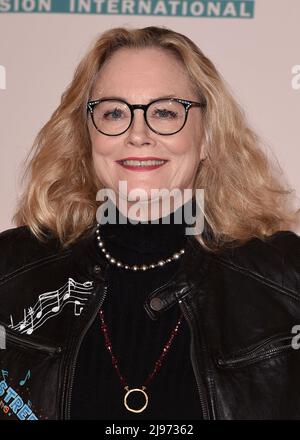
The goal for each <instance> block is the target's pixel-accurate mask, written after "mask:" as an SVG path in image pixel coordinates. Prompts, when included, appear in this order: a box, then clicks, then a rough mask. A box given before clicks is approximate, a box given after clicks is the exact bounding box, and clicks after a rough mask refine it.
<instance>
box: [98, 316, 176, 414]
mask: <svg viewBox="0 0 300 440" xmlns="http://www.w3.org/2000/svg"><path fill="white" fill-rule="evenodd" d="M99 315H100V319H101V330H102V332H103V335H104V340H105V347H106V348H107V350H108V352H109V353H110V355H111V360H112V366H113V367H114V368H115V370H116V372H117V374H118V376H119V379H120V382H121V384H122V385H123V387H124V389H125V391H126V393H125V396H124V405H125V408H126V409H128V411H131V412H134V413H140V412H142V411H144V410H145V409H146V407H147V405H148V395H147V393H146V391H145V390H146V387H147V386H148V384H149V383H150V382H151V380H152V379H153V377H154V376H155V374H157V373H158V372H159V370H160V368H161V366H162V361H163V359H164V357H165V356H166V354H167V352H168V351H169V349H170V347H171V345H172V342H173V339H174V337H175V336H176V335H177V333H178V329H179V326H180V324H181V322H182V318H183V314H181V315H180V317H179V319H178V321H177V323H176V326H175V327H174V329H173V330H172V331H171V334H170V337H169V339H168V341H167V342H166V344H165V346H164V348H163V350H162V352H161V355H160V357H159V358H158V360H157V361H156V362H155V365H154V369H153V371H152V372H151V373H150V374H149V376H148V377H147V379H146V380H145V382H144V385H142V387H141V388H131V389H129V386H128V384H127V382H126V380H125V379H124V377H123V376H122V374H121V372H120V369H119V364H118V360H117V358H116V356H115V355H114V354H113V352H112V344H111V341H110V337H109V335H108V328H107V325H106V324H105V321H104V312H103V310H102V309H100V311H99ZM134 392H136V393H142V394H143V396H144V398H145V403H144V405H143V406H142V407H141V408H139V409H134V408H130V406H129V405H128V402H127V399H128V397H129V395H130V394H131V393H134Z"/></svg>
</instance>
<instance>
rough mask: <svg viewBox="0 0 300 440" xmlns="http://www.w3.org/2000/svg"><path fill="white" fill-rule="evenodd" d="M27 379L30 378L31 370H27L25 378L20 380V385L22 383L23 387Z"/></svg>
mask: <svg viewBox="0 0 300 440" xmlns="http://www.w3.org/2000/svg"><path fill="white" fill-rule="evenodd" d="M27 379H30V370H28V371H27V374H26V376H25V378H24V379H22V380H20V382H19V385H21V387H23V386H24V385H25V383H26V381H27Z"/></svg>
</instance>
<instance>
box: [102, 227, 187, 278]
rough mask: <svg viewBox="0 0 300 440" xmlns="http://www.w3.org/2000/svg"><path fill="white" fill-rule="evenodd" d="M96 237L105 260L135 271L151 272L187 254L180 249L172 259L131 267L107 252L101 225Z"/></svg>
mask: <svg viewBox="0 0 300 440" xmlns="http://www.w3.org/2000/svg"><path fill="white" fill-rule="evenodd" d="M96 236H97V241H98V246H99V248H100V249H101V251H102V252H103V254H104V256H105V258H106V259H107V260H108V261H109V262H110V264H113V265H116V266H117V267H121V268H124V269H129V270H134V271H138V270H149V269H155V268H156V267H161V266H164V265H165V264H167V263H171V261H176V260H178V259H179V258H180V257H181V255H183V254H184V253H185V250H184V249H180V251H178V252H175V253H174V254H173V255H172V256H171V257H169V258H167V259H165V260H160V261H158V262H157V263H153V264H143V265H142V266H137V265H133V266H130V265H129V264H125V263H123V262H122V261H119V260H117V259H116V258H114V257H112V256H111V255H110V254H109V253H108V252H107V250H106V249H105V247H104V242H103V240H102V238H101V237H100V224H99V223H97V229H96Z"/></svg>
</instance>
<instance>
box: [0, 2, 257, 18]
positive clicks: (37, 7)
mask: <svg viewBox="0 0 300 440" xmlns="http://www.w3.org/2000/svg"><path fill="white" fill-rule="evenodd" d="M254 3H255V0H244V1H242V0H232V1H229V0H202V1H196V0H182V1H178V0H0V13H40V14H51V13H52V14H53V13H54V14H99V15H141V16H147V15H151V16H157V17H162V16H163V17H198V18H201V17H204V18H243V19H249V18H254Z"/></svg>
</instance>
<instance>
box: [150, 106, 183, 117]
mask: <svg viewBox="0 0 300 440" xmlns="http://www.w3.org/2000/svg"><path fill="white" fill-rule="evenodd" d="M153 116H158V117H159V118H160V119H175V118H177V117H178V113H177V112H174V111H171V110H167V109H159V108H158V109H155V111H154V112H153Z"/></svg>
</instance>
